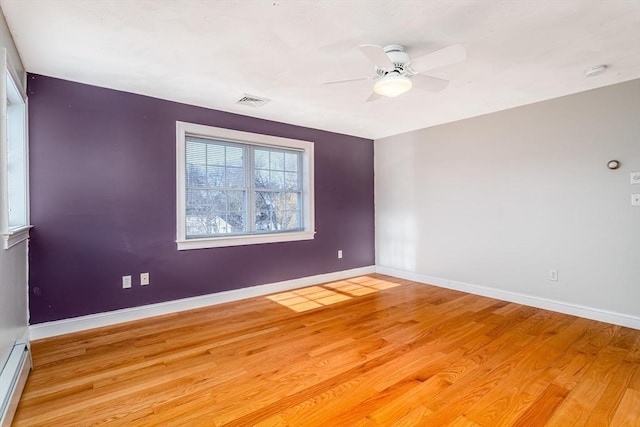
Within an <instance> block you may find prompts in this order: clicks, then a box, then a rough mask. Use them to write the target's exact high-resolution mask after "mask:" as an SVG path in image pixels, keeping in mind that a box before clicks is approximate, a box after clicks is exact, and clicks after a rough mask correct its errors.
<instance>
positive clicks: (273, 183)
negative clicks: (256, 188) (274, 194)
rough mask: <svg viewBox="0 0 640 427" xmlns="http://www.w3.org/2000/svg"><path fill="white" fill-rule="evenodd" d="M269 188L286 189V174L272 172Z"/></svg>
mask: <svg viewBox="0 0 640 427" xmlns="http://www.w3.org/2000/svg"><path fill="white" fill-rule="evenodd" d="M269 188H271V189H272V190H282V189H283V188H284V172H278V171H273V170H272V171H271V174H270V175H269Z"/></svg>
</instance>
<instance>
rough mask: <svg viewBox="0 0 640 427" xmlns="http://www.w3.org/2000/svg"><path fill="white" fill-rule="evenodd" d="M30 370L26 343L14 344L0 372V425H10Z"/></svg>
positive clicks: (3, 426) (29, 358)
mask: <svg viewBox="0 0 640 427" xmlns="http://www.w3.org/2000/svg"><path fill="white" fill-rule="evenodd" d="M29 371H31V357H29V347H27V345H26V344H16V345H14V346H13V349H12V350H11V354H10V355H9V359H7V363H5V365H4V367H3V368H2V372H0V403H1V404H2V406H1V407H0V426H2V427H5V426H10V425H11V420H13V416H14V414H15V413H16V409H17V408H18V402H19V401H20V395H21V394H22V389H24V385H25V383H26V382H27V377H28V376H29Z"/></svg>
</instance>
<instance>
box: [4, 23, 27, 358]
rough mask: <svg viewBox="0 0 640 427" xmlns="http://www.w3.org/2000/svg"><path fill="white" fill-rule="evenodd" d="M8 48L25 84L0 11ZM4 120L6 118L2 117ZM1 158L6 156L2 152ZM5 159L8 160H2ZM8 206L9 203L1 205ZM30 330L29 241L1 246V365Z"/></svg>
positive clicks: (9, 56) (6, 47) (20, 64)
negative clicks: (28, 300)
mask: <svg viewBox="0 0 640 427" xmlns="http://www.w3.org/2000/svg"><path fill="white" fill-rule="evenodd" d="M1 48H4V49H6V50H7V58H8V60H9V62H10V63H11V65H12V66H13V68H14V70H15V71H16V72H17V73H18V75H19V76H20V82H16V83H19V84H23V83H24V81H25V78H24V67H23V66H22V62H21V61H20V56H19V55H18V52H17V50H16V48H15V45H14V43H13V39H12V38H11V34H10V33H9V29H8V28H7V23H6V22H5V20H4V15H2V13H0V49H1ZM2 121H3V123H4V122H5V119H4V118H2ZM0 159H2V155H1V154H0ZM2 161H4V160H2ZM0 208H1V209H6V206H4V205H3V206H1V207H0ZM26 332H27V242H23V243H19V244H17V245H15V246H13V247H11V248H10V249H3V247H1V246H0V368H2V366H4V363H5V361H6V358H7V357H8V355H9V353H10V351H11V348H12V347H13V344H14V342H15V341H17V340H19V339H21V338H22V337H23V336H24V335H25V333H26Z"/></svg>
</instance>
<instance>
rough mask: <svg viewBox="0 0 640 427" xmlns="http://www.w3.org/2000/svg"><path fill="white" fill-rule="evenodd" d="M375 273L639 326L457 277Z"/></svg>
mask: <svg viewBox="0 0 640 427" xmlns="http://www.w3.org/2000/svg"><path fill="white" fill-rule="evenodd" d="M376 273H380V274H386V275H388V276H394V277H398V278H401V279H407V280H413V281H414V282H420V283H425V284H429V285H434V286H439V287H441V288H447V289H454V290H456V291H462V292H467V293H470V294H474V295H481V296H485V297H490V298H496V299H499V300H502V301H509V302H515V303H518V304H523V305H528V306H531V307H537V308H542V309H545V310H551V311H556V312H559V313H564V314H571V315H573V316H579V317H584V318H587V319H592V320H598V321H601V322H607V323H613V324H615V325H621V326H626V327H629V328H634V329H640V317H638V316H630V315H628V314H622V313H616V312H613V311H607V310H601V309H599V308H593V307H585V306H582V305H578V304H571V303H567V302H563V301H556V300H551V299H547V298H541V297H537V296H533V295H526V294H521V293H517V292H510V291H505V290H501V289H495V288H489V287H486V286H481V285H474V284H470V283H464V282H457V281H455V280H447V279H442V278H439V277H433V276H428V275H425V274H420V273H415V272H411V271H404V270H397V269H395V268H389V267H382V266H379V265H378V266H376Z"/></svg>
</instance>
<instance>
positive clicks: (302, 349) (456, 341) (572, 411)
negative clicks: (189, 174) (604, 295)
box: [14, 275, 640, 427]
mask: <svg viewBox="0 0 640 427" xmlns="http://www.w3.org/2000/svg"><path fill="white" fill-rule="evenodd" d="M33 358H34V364H35V368H34V370H33V372H32V374H31V376H30V378H29V380H28V383H27V385H26V389H25V391H24V394H23V397H22V400H21V403H20V406H19V408H18V412H17V414H16V418H15V420H14V422H15V425H18V426H22V425H46V426H73V425H81V426H87V425H95V424H111V425H128V426H129V425H143V426H156V425H211V426H222V425H227V426H250V425H260V426H286V425H290V426H316V425H322V426H326V427H333V426H352V425H353V426H390V425H402V426H446V425H450V426H492V427H493V426H501V425H515V426H540V425H549V426H562V427H566V426H606V425H611V426H639V425H640V421H639V420H640V331H638V330H633V329H628V328H624V327H620V326H614V325H610V324H606V323H601V322H596V321H591V320H585V319H581V318H577V317H572V316H568V315H564V314H558V313H553V312H549V311H545V310H539V309H535V308H531V307H525V306H521V305H518V304H512V303H506V302H502V301H498V300H493V299H489V298H483V297H478V296H473V295H467V294H464V293H461V292H455V291H450V290H446V289H440V288H436V287H431V286H426V285H420V284H416V283H413V282H409V281H404V280H399V279H394V278H391V277H387V276H381V275H371V276H364V277H359V278H356V279H352V280H349V281H341V282H335V283H333V284H327V285H322V286H318V287H313V288H310V289H307V290H302V291H301V292H297V293H285V294H282V295H276V296H272V297H271V298H266V297H260V298H254V299H250V300H245V301H241V302H236V303H229V304H224V305H218V306H214V307H210V308H206V309H199V310H194V311H190V312H184V313H179V314H172V315H167V316H163V317H159V318H155V319H146V320H143V321H137V322H132V323H128V324H122V325H118V326H113V327H108V328H102V329H95V330H93V331H88V332H82V333H76V334H71V335H67V336H63V337H57V338H51V339H47V340H42V341H37V342H35V343H33Z"/></svg>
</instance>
